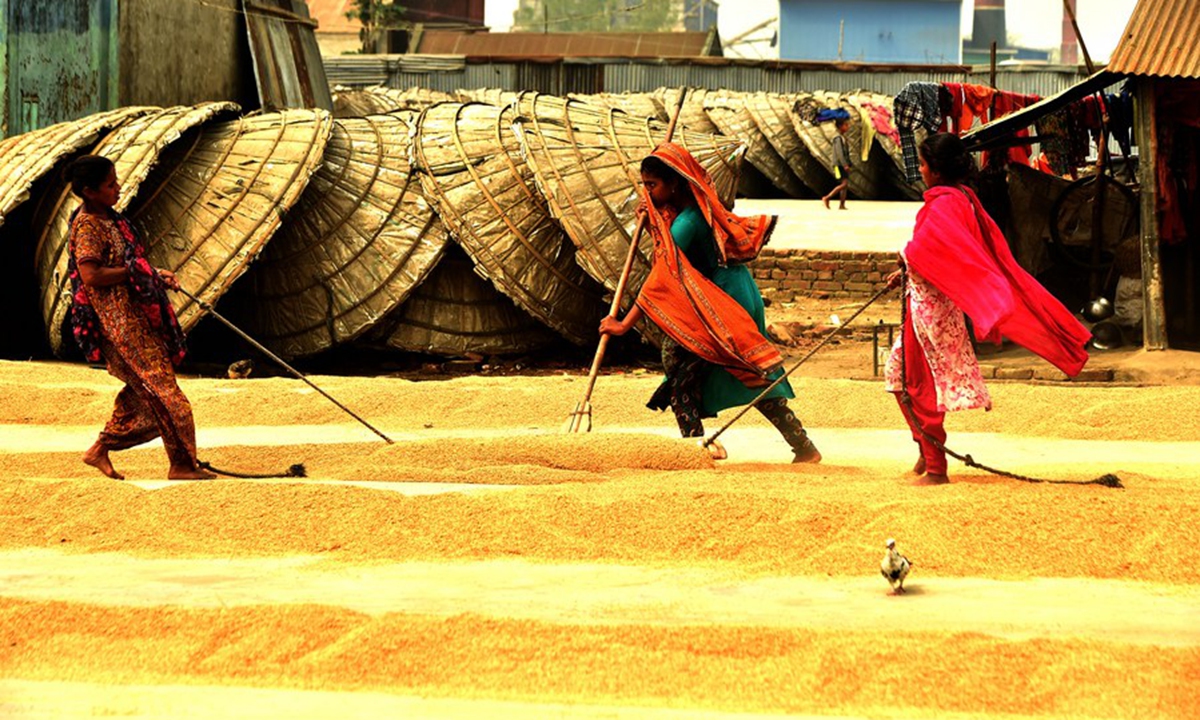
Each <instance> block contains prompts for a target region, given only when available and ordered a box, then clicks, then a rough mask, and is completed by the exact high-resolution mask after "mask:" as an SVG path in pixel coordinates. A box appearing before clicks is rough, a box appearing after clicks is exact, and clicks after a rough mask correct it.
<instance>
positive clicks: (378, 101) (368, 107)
mask: <svg viewBox="0 0 1200 720" xmlns="http://www.w3.org/2000/svg"><path fill="white" fill-rule="evenodd" d="M458 99H459V98H458V96H457V95H451V94H450V93H446V92H442V91H440V90H431V89H429V88H423V87H411V88H407V89H404V90H401V89H398V88H389V87H370V88H366V89H364V90H355V89H352V88H343V87H339V88H336V89H335V92H334V93H333V116H334V117H335V118H351V117H366V116H368V115H382V114H384V113H389V112H395V111H397V110H416V111H420V110H424V109H425V108H427V107H429V106H430V105H436V104H437V103H440V102H454V101H457V100H458Z"/></svg>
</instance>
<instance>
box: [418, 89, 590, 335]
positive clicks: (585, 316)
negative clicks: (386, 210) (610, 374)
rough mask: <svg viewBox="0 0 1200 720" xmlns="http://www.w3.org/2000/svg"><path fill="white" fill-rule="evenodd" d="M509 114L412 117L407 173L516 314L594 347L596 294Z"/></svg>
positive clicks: (443, 112)
mask: <svg viewBox="0 0 1200 720" xmlns="http://www.w3.org/2000/svg"><path fill="white" fill-rule="evenodd" d="M513 120H514V111H513V110H512V109H511V108H509V107H506V108H499V107H495V106H492V105H486V104H482V103H465V104H464V103H443V104H440V105H435V106H433V107H431V108H428V109H426V110H424V111H423V112H422V113H421V115H420V116H419V118H418V119H417V123H416V124H417V137H416V140H415V143H414V146H413V152H414V155H415V158H416V159H415V162H414V166H415V169H416V170H417V171H418V172H419V174H420V177H421V181H422V183H423V185H424V187H425V191H426V195H427V196H428V197H429V198H430V199H431V200H433V201H434V202H435V203H436V206H437V211H438V214H439V215H440V216H441V218H442V221H443V222H444V223H445V224H446V227H447V228H448V229H449V230H450V232H451V234H452V235H453V236H454V238H455V239H456V240H457V241H458V243H459V244H460V245H461V246H462V247H463V249H464V250H466V251H467V254H468V255H470V256H471V257H472V258H473V259H474V260H475V263H476V266H477V267H476V270H477V271H478V272H479V273H481V274H483V275H484V276H485V277H487V278H488V279H489V280H491V281H492V283H493V284H494V285H495V286H496V289H497V290H499V291H500V292H502V293H504V294H505V295H507V296H508V297H510V298H512V300H513V301H514V302H515V303H516V304H517V306H518V307H520V308H521V309H523V310H525V311H526V312H528V313H529V314H531V315H533V316H534V317H536V318H537V319H539V320H541V321H542V322H543V323H545V324H546V325H549V326H550V327H551V328H553V329H555V330H557V331H558V332H559V333H561V334H562V335H563V336H564V337H566V338H567V339H568V340H570V341H571V342H573V343H575V344H578V345H585V344H589V343H592V342H594V341H595V339H596V327H597V323H598V322H599V320H600V317H601V316H603V314H604V310H603V302H602V290H601V288H600V287H599V286H598V285H597V284H596V283H595V282H594V281H592V280H591V279H590V278H589V277H588V276H587V275H586V274H585V273H584V272H583V270H582V269H581V268H580V267H579V265H578V264H577V263H576V262H575V248H574V246H573V245H572V244H571V241H570V239H569V238H568V237H567V235H566V233H564V232H563V230H562V228H561V227H559V225H558V223H556V222H555V221H554V219H553V218H552V217H551V216H550V212H549V210H548V208H547V207H546V201H545V200H544V199H543V198H542V196H541V194H540V193H539V192H538V191H537V188H536V186H535V185H534V180H533V173H532V171H531V170H530V168H529V166H528V165H527V164H526V163H525V160H524V158H522V156H521V146H520V144H519V142H518V140H517V137H516V135H515V134H514V133H513V128H512V125H513Z"/></svg>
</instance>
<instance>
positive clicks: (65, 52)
mask: <svg viewBox="0 0 1200 720" xmlns="http://www.w3.org/2000/svg"><path fill="white" fill-rule="evenodd" d="M116 6H117V0H55V2H29V0H0V17H2V18H3V20H2V21H0V23H2V25H0V41H3V53H2V54H3V55H4V56H5V61H4V64H3V67H2V69H3V76H2V78H0V89H2V92H0V98H2V99H3V115H4V117H3V122H2V125H3V131H4V135H6V136H7V135H16V134H19V133H23V132H28V131H29V130H35V129H37V128H41V127H45V126H47V125H53V124H54V123H56V122H61V121H64V120H73V119H75V118H78V117H81V116H83V115H87V114H89V113H93V112H98V111H100V110H104V109H107V108H109V107H112V106H113V105H114V103H115V101H116V78H117V62H116V53H115V51H116V46H117V37H116V36H117V33H116V25H115V20H116V9H117V8H116Z"/></svg>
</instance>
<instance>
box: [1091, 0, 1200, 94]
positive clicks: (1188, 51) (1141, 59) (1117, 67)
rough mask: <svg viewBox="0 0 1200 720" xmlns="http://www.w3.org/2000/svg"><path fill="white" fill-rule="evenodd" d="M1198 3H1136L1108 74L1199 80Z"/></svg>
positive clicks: (1193, 0) (1161, 0)
mask: <svg viewBox="0 0 1200 720" xmlns="http://www.w3.org/2000/svg"><path fill="white" fill-rule="evenodd" d="M1197 37H1200V2H1196V0H1140V1H1139V2H1138V4H1137V7H1135V8H1134V9H1133V15H1132V16H1130V18H1129V24H1128V25H1126V26H1125V32H1124V34H1123V35H1122V36H1121V42H1120V43H1118V44H1117V49H1116V50H1114V51H1113V54H1112V57H1111V58H1110V59H1109V61H1108V70H1109V72H1113V73H1123V74H1127V75H1151V76H1157V77H1183V78H1200V43H1198V42H1196V38H1197Z"/></svg>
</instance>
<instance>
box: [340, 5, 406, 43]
mask: <svg viewBox="0 0 1200 720" xmlns="http://www.w3.org/2000/svg"><path fill="white" fill-rule="evenodd" d="M346 17H348V18H350V19H351V20H357V21H359V22H360V23H362V26H363V29H364V30H365V31H366V35H367V37H371V36H372V35H374V34H375V31H376V30H379V29H382V28H389V27H396V26H397V25H400V24H401V23H403V22H404V6H403V5H401V4H400V3H399V2H395V0H354V4H353V5H352V6H351V9H350V11H349V12H348V13H346Z"/></svg>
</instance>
